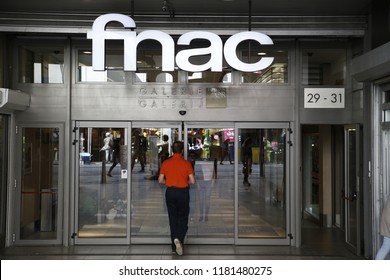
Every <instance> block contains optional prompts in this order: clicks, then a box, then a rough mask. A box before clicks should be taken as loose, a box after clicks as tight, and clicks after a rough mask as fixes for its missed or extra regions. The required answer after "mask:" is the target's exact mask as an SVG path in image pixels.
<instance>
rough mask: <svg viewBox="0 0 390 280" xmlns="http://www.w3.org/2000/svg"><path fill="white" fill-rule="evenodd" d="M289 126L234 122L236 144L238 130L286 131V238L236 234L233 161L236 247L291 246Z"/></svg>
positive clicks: (236, 148) (236, 210) (236, 217)
mask: <svg viewBox="0 0 390 280" xmlns="http://www.w3.org/2000/svg"><path fill="white" fill-rule="evenodd" d="M291 125H292V123H290V122H236V123H235V127H234V138H235V140H234V141H235V143H238V141H239V139H238V137H239V135H238V130H239V129H243V128H245V129H248V128H249V129H272V128H274V129H275V128H276V129H277V128H280V129H283V128H284V129H286V161H285V162H286V180H285V184H286V186H285V189H286V204H285V211H286V212H285V214H286V237H285V238H280V239H279V238H278V239H273V238H269V239H263V238H239V234H238V226H239V225H238V208H239V203H238V184H239V183H238V172H239V170H238V160H235V161H234V169H235V178H234V180H235V200H234V203H235V205H234V215H235V217H234V221H235V226H234V230H235V233H234V243H235V244H236V245H291V240H292V233H293V232H294V231H293V230H294V229H293V228H292V223H291V220H292V217H293V215H294V213H293V211H292V209H293V208H292V207H294V205H293V204H294V203H293V201H292V191H291V188H292V185H293V183H292V176H291V172H292V170H291V168H292V167H291V153H292V149H291V146H292V142H291V133H292V130H291ZM234 156H235V159H237V156H238V145H235V146H234Z"/></svg>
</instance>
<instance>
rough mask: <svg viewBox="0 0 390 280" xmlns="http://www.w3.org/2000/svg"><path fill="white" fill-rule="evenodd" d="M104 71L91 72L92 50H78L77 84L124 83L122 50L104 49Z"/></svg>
mask: <svg viewBox="0 0 390 280" xmlns="http://www.w3.org/2000/svg"><path fill="white" fill-rule="evenodd" d="M105 59H106V69H107V70H105V71H94V70H92V50H91V49H90V48H85V49H79V50H78V73H77V74H78V75H77V80H78V81H79V82H124V80H125V72H124V71H123V49H109V48H107V49H106V57H105Z"/></svg>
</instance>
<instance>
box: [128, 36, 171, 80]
mask: <svg viewBox="0 0 390 280" xmlns="http://www.w3.org/2000/svg"><path fill="white" fill-rule="evenodd" d="M162 59H163V57H162V47H161V44H160V43H159V42H157V41H153V40H147V41H145V42H141V43H140V44H139V45H138V47H137V72H136V73H135V81H136V82H139V83H177V82H178V71H172V72H163V71H161V69H162Z"/></svg>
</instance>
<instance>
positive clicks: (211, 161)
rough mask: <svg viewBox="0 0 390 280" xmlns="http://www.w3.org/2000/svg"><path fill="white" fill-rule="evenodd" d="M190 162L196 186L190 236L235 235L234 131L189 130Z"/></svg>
mask: <svg viewBox="0 0 390 280" xmlns="http://www.w3.org/2000/svg"><path fill="white" fill-rule="evenodd" d="M187 139H188V151H187V154H188V159H189V160H190V161H191V162H192V163H193V165H194V170H195V177H196V184H195V185H194V186H193V187H191V189H190V217H189V218H190V219H189V220H190V224H189V230H188V235H189V236H196V237H230V238H231V237H233V236H234V164H233V163H234V129H233V128H189V129H188V131H187Z"/></svg>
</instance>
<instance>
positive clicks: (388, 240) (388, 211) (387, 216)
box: [375, 195, 390, 260]
mask: <svg viewBox="0 0 390 280" xmlns="http://www.w3.org/2000/svg"><path fill="white" fill-rule="evenodd" d="M379 232H380V234H381V235H382V236H383V243H382V246H381V248H380V249H379V251H378V252H377V254H376V256H375V259H376V260H385V259H386V256H387V255H388V254H389V252H390V195H389V196H388V197H387V201H386V204H385V207H384V208H383V210H382V216H381V223H380V228H379Z"/></svg>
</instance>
